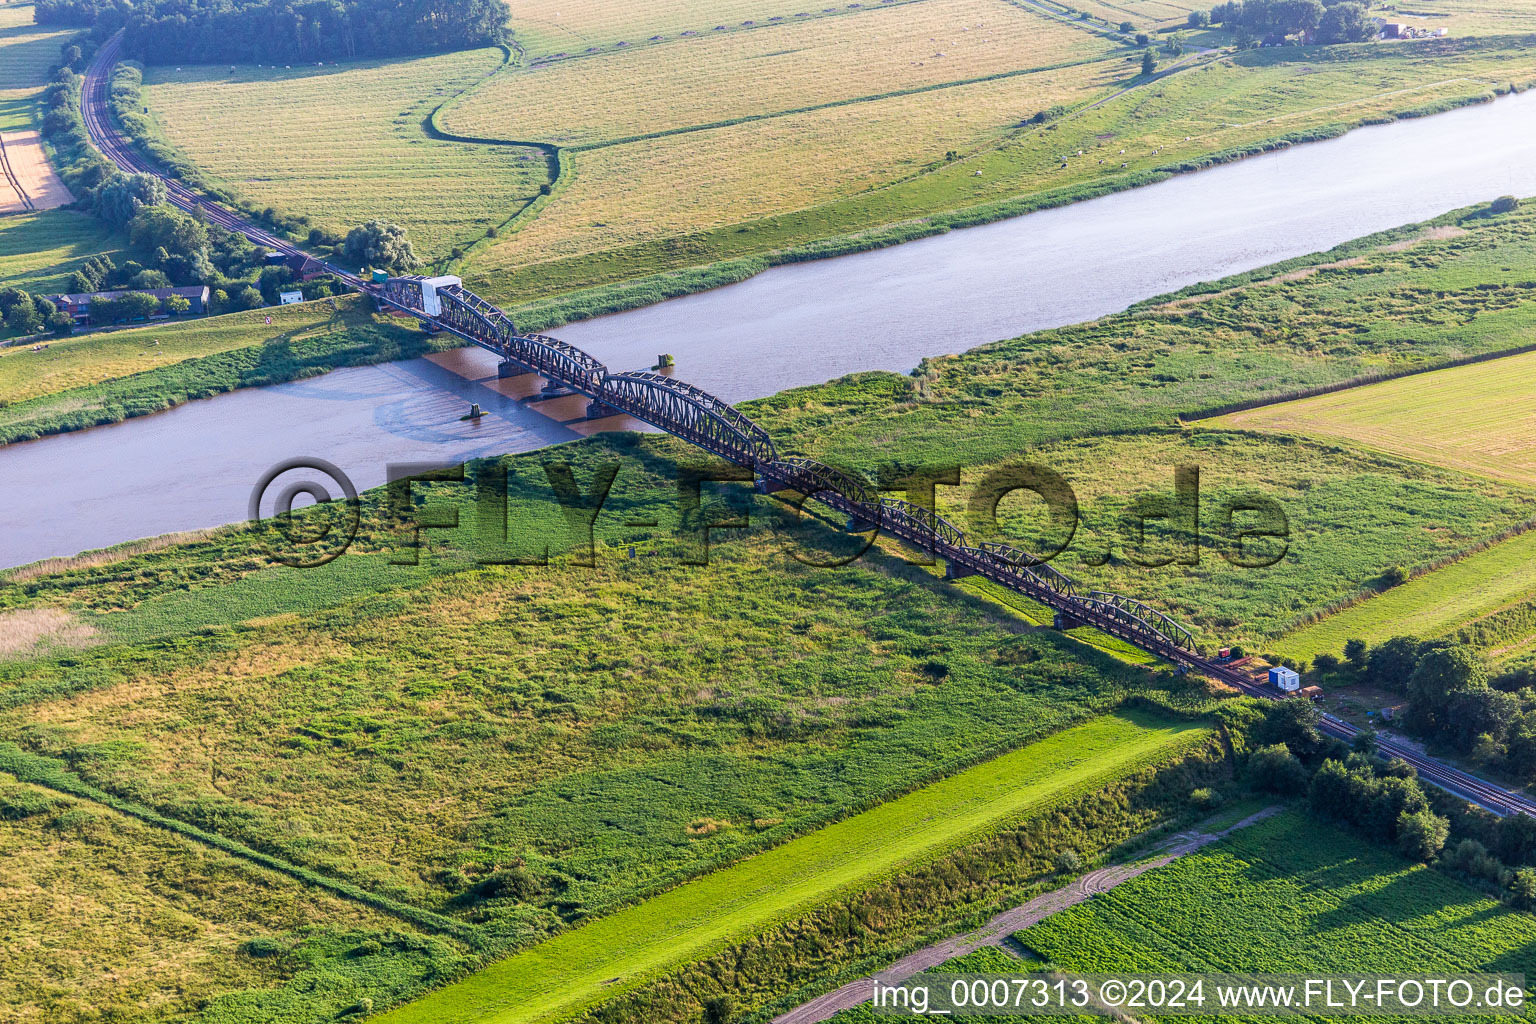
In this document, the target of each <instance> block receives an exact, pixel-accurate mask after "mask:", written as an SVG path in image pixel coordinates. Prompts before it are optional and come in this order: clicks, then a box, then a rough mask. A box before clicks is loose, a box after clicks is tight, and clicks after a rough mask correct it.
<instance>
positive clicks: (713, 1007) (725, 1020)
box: [704, 996, 736, 1024]
mask: <svg viewBox="0 0 1536 1024" xmlns="http://www.w3.org/2000/svg"><path fill="white" fill-rule="evenodd" d="M735 1012H736V1007H735V1006H734V1005H733V1004H732V1003H731V997H730V996H713V997H711V998H709V999H706V1000H704V1024H730V1020H731V1018H732V1017H733V1016H734V1015H735Z"/></svg>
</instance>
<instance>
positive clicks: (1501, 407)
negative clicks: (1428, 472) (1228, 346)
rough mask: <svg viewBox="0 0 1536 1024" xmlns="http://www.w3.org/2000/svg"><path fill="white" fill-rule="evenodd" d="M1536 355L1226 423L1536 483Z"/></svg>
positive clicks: (1268, 409)
mask: <svg viewBox="0 0 1536 1024" xmlns="http://www.w3.org/2000/svg"><path fill="white" fill-rule="evenodd" d="M1533 403H1536V352H1529V353H1524V354H1521V355H1514V356H1507V357H1505V358H1503V359H1495V360H1491V361H1489V362H1483V363H1474V364H1472V365H1471V366H1458V367H1455V368H1453V369H1449V370H1437V371H1435V372H1434V373H1425V374H1418V375H1416V376H1412V377H1404V378H1400V379H1398V380H1392V381H1387V382H1385V383H1382V384H1373V385H1371V386H1369V387H1362V388H1352V389H1350V390H1347V391H1340V392H1336V393H1334V394H1331V395H1319V396H1317V397H1315V398H1306V399H1302V400H1300V401H1296V402H1286V403H1284V404H1282V405H1271V406H1263V407H1261V408H1258V409H1251V410H1248V411H1246V412H1239V413H1233V414H1231V415H1229V416H1224V417H1222V418H1221V419H1220V420H1219V421H1217V422H1219V423H1221V424H1223V425H1225V426H1229V427H1236V428H1240V429H1245V430H1268V431H1284V432H1286V433H1294V434H1307V435H1311V436H1314V437H1331V438H1340V439H1344V440H1349V441H1354V442H1357V443H1359V444H1361V445H1364V446H1366V447H1368V448H1373V449H1376V450H1379V451H1385V452H1391V453H1393V454H1395V455H1403V456H1407V457H1408V458H1411V459H1418V460H1420V461H1422V462H1428V463H1432V464H1434V465H1437V466H1446V467H1448V468H1450V469H1455V470H1458V471H1461V472H1465V473H1473V474H1476V475H1479V476H1488V477H1494V478H1496V479H1499V480H1510V481H1517V482H1520V483H1526V484H1529V483H1536V417H1532V416H1529V415H1519V414H1512V412H1513V410H1517V409H1528V408H1530V407H1531V406H1532V404H1533Z"/></svg>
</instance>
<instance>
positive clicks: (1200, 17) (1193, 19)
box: [1185, 11, 1211, 28]
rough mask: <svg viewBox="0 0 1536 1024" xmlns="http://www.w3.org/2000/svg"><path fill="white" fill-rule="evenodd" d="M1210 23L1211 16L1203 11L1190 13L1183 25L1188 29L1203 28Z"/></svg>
mask: <svg viewBox="0 0 1536 1024" xmlns="http://www.w3.org/2000/svg"><path fill="white" fill-rule="evenodd" d="M1210 23H1211V16H1210V14H1209V13H1207V12H1205V11H1190V12H1189V20H1188V21H1187V22H1186V23H1185V24H1187V25H1188V26H1189V27H1190V28H1205V27H1206V26H1208V25H1209V24H1210Z"/></svg>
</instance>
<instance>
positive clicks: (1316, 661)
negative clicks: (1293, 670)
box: [1312, 654, 1339, 676]
mask: <svg viewBox="0 0 1536 1024" xmlns="http://www.w3.org/2000/svg"><path fill="white" fill-rule="evenodd" d="M1312 668H1313V669H1314V670H1315V671H1316V672H1317V674H1318V675H1320V676H1326V675H1331V674H1332V673H1334V672H1337V671H1338V668H1339V659H1338V658H1335V657H1334V656H1333V655H1331V654H1319V655H1318V656H1317V657H1315V658H1313V659H1312Z"/></svg>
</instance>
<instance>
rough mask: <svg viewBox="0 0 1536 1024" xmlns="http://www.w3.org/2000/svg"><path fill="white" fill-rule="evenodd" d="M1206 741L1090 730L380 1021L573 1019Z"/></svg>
mask: <svg viewBox="0 0 1536 1024" xmlns="http://www.w3.org/2000/svg"><path fill="white" fill-rule="evenodd" d="M1207 735H1208V730H1207V729H1206V728H1205V727H1204V726H1202V725H1199V724H1196V723H1191V722H1180V723H1170V722H1166V721H1159V720H1156V719H1153V718H1150V717H1144V716H1140V715H1138V716H1135V717H1131V716H1118V715H1110V716H1105V717H1103V718H1098V719H1095V720H1093V721H1091V722H1088V723H1087V724H1084V725H1081V726H1077V727H1075V728H1072V729H1068V730H1066V731H1064V732H1061V733H1057V734H1056V735H1055V736H1052V737H1050V738H1048V739H1045V740H1041V741H1040V742H1038V743H1034V744H1031V745H1029V746H1027V747H1023V748H1021V749H1019V750H1016V751H1013V752H1011V753H1008V754H1004V755H1003V756H1001V757H998V758H995V759H994V760H991V761H988V762H986V763H985V764H981V765H977V766H976V767H974V768H970V769H967V770H966V771H963V772H961V773H959V774H958V775H954V776H951V777H950V778H947V779H944V780H942V781H940V782H936V783H934V784H933V785H931V786H927V787H925V788H923V789H920V790H917V791H915V792H912V793H909V794H907V795H906V796H903V797H899V798H897V799H895V800H892V801H890V802H888V803H885V804H881V805H879V806H877V807H875V808H872V809H871V810H868V811H865V812H863V813H861V814H857V815H854V816H853V817H851V818H847V819H845V820H843V821H840V822H837V823H836V824H833V825H829V826H827V827H826V828H823V829H820V830H818V831H816V832H812V833H810V834H808V835H804V836H801V837H799V838H797V839H793V840H791V841H789V842H788V843H785V844H784V845H782V846H778V847H775V848H773V849H771V850H768V851H767V852H765V853H761V854H758V855H757V856H755V857H750V858H748V859H746V860H743V861H740V862H738V863H736V864H733V865H731V866H730V867H727V868H724V869H722V870H719V871H716V872H714V873H712V874H709V875H705V876H703V877H701V878H698V879H695V880H693V881H690V882H687V883H685V884H683V885H680V886H678V887H677V888H675V889H671V890H669V891H667V892H664V893H662V894H661V895H659V896H656V897H654V898H652V899H649V900H646V901H645V902H644V903H641V904H639V905H637V906H634V907H630V908H629V909H626V910H622V911H620V912H618V913H616V914H613V915H611V916H608V917H604V918H601V919H599V920H597V921H594V922H593V923H591V924H588V925H585V926H583V927H581V928H577V929H575V930H573V931H570V932H567V933H565V934H563V935H560V936H557V937H556V938H554V939H551V940H549V941H547V942H544V943H542V944H540V945H538V946H535V947H533V948H532V949H529V950H526V951H525V952H523V953H519V954H517V955H516V956H513V957H510V958H508V959H506V960H503V961H501V962H500V963H497V964H494V965H492V966H491V967H488V968H486V969H485V970H483V971H481V972H479V973H477V974H474V975H472V976H470V977H469V978H466V979H465V980H463V981H461V982H458V983H456V984H453V985H450V986H449V987H447V988H445V989H442V990H439V991H438V992H434V993H433V994H432V995H430V996H428V997H426V998H424V999H421V1000H418V1001H417V1002H415V1003H412V1004H409V1005H407V1006H404V1007H401V1008H399V1009H397V1010H395V1011H393V1012H391V1013H388V1014H385V1015H383V1016H382V1017H380V1018H379V1020H380V1021H385V1022H388V1024H406V1022H412V1024H415V1022H423V1024H425V1022H431V1024H467V1022H471V1021H473V1022H486V1024H489V1022H495V1024H522V1022H526V1021H537V1020H548V1019H552V1018H557V1017H560V1016H566V1015H569V1014H572V1013H575V1012H577V1011H579V1010H580V1009H581V1008H583V1007H585V1006H588V1005H590V1004H591V1003H592V1002H594V1001H595V1000H597V999H598V998H600V997H610V996H612V995H614V994H616V993H618V992H621V991H623V990H625V989H626V988H629V987H633V986H634V985H635V984H637V983H639V982H640V981H643V980H645V979H646V978H648V977H651V976H654V975H656V974H658V973H660V972H662V971H664V970H665V969H666V968H668V967H670V966H672V965H675V964H678V963H682V962H685V961H688V960H692V959H697V958H698V957H699V956H701V955H703V954H704V953H706V952H707V951H709V950H711V949H714V948H717V947H719V946H720V945H721V944H723V943H725V942H727V941H729V940H730V939H732V938H733V937H736V936H740V935H743V934H746V933H748V932H750V931H753V930H755V929H759V928H762V927H765V926H767V925H769V924H771V923H773V922H775V921H777V920H782V919H784V918H786V917H788V916H789V915H791V914H794V913H795V912H797V911H802V910H804V909H806V908H808V907H810V906H813V905H814V904H816V903H817V902H819V901H822V900H825V899H827V898H829V897H831V896H833V895H834V894H837V893H839V892H843V891H846V890H848V889H850V888H852V887H854V886H856V885H858V884H860V883H863V882H868V881H869V880H871V879H874V878H876V877H879V876H880V875H882V874H884V873H887V872H890V871H892V870H895V869H897V868H900V867H902V866H903V865H906V864H910V863H912V862H913V861H915V860H918V859H920V858H922V857H924V856H929V855H933V854H936V853H939V852H942V851H944V850H947V849H951V848H953V847H955V846H958V845H959V844H961V843H962V842H964V841H965V840H967V839H970V838H973V837H977V836H979V835H982V834H985V833H987V832H989V831H993V830H996V829H999V828H1002V827H1005V826H1007V825H1009V824H1011V823H1013V822H1016V821H1018V820H1019V819H1020V818H1021V817H1022V816H1023V815H1025V814H1026V813H1028V812H1029V811H1031V810H1033V809H1037V808H1039V807H1041V806H1043V805H1045V804H1047V803H1048V802H1050V801H1054V800H1058V799H1061V798H1063V797H1066V796H1070V795H1073V794H1075V793H1078V792H1081V791H1084V790H1085V789H1087V788H1088V787H1090V786H1092V785H1093V784H1095V783H1100V782H1104V781H1107V780H1108V779H1110V778H1113V777H1116V776H1119V775H1121V774H1123V773H1125V772H1126V771H1128V770H1131V769H1133V768H1135V767H1137V766H1140V765H1142V764H1145V763H1147V762H1148V761H1150V760H1153V759H1157V758H1162V757H1167V756H1170V755H1171V754H1172V753H1174V752H1175V751H1177V750H1179V749H1182V748H1187V747H1189V746H1192V745H1194V744H1195V743H1197V742H1200V741H1202V740H1203V739H1204V737H1205V736H1207Z"/></svg>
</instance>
